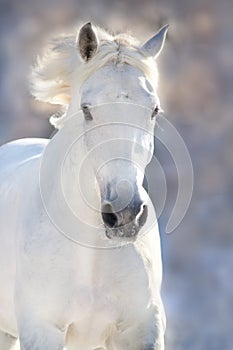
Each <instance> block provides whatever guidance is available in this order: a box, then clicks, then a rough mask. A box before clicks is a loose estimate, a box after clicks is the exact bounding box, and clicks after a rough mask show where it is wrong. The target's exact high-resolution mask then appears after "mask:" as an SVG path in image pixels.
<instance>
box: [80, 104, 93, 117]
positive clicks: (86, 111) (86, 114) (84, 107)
mask: <svg viewBox="0 0 233 350" xmlns="http://www.w3.org/2000/svg"><path fill="white" fill-rule="evenodd" d="M81 109H82V111H83V115H84V118H85V119H86V120H92V119H93V117H92V115H91V112H90V110H89V107H88V106H87V105H81Z"/></svg>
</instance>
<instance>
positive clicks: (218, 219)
mask: <svg viewBox="0 0 233 350" xmlns="http://www.w3.org/2000/svg"><path fill="white" fill-rule="evenodd" d="M232 18H233V1H231V0H222V1H221V2H220V1H218V0H190V1H186V0H144V1H141V0H125V1H122V0H110V1H108V0H97V1H95V2H94V1H90V0H57V1H55V0H46V1H45V0H40V1H36V0H20V1H17V0H0V144H3V143H4V142H7V141H10V140H13V139H16V138H20V137H26V136H30V137H35V136H39V137H48V136H49V135H50V134H51V133H52V131H53V129H52V127H51V126H50V125H49V123H48V117H49V116H50V115H52V114H53V113H54V112H55V111H56V110H57V109H58V107H57V106H50V105H47V104H43V103H39V102H36V101H34V100H33V99H32V98H31V96H30V93H29V91H28V79H27V77H28V74H29V69H30V65H31V64H32V63H33V62H34V61H35V58H36V55H37V54H38V53H39V52H40V51H41V48H42V46H43V45H44V43H45V42H46V39H47V37H48V35H49V34H50V33H53V32H56V31H57V30H63V29H65V28H67V26H68V27H70V26H73V25H74V24H75V23H80V22H82V23H85V21H89V20H91V21H93V22H94V23H96V24H98V25H100V26H103V27H104V28H109V29H110V30H113V31H114V30H117V31H118V30H119V29H120V30H122V31H124V30H130V31H131V32H132V34H134V35H135V36H136V37H138V38H139V39H141V40H145V39H147V38H148V37H150V36H151V35H152V34H154V33H155V31H157V29H158V28H159V27H160V26H161V25H163V24H166V23H169V24H170V29H169V34H168V40H167V43H166V45H165V49H164V51H163V53H162V55H161V57H160V58H159V60H158V65H159V69H160V78H161V81H160V85H159V95H160V98H161V101H162V107H163V108H164V110H165V116H166V118H167V119H168V120H169V121H171V122H172V124H173V125H174V126H175V127H176V129H177V130H178V131H179V133H180V135H181V136H182V138H183V139H184V141H185V143H186V145H187V147H188V150H189V152H190V155H191V159H192V163H193V168H194V191H193V197H192V201H191V204H190V207H189V209H188V212H187V214H186V216H185V218H184V220H183V221H182V223H181V224H180V225H179V227H178V228H177V229H176V230H175V231H173V232H172V234H169V235H168V234H165V230H164V229H165V226H166V223H167V219H168V217H169V215H170V209H171V207H172V205H173V204H174V201H175V197H176V191H177V171H176V168H175V165H174V164H173V162H172V159H171V157H170V156H169V154H167V152H166V150H165V149H164V147H163V146H162V145H161V144H159V142H158V141H156V146H157V153H156V154H157V158H158V160H159V162H160V164H161V165H162V167H163V170H164V172H165V174H166V180H167V187H168V196H167V200H166V206H165V209H164V211H163V213H162V215H161V216H160V219H159V223H160V229H161V238H162V248H163V260H164V282H163V289H162V293H163V300H164V303H165V309H166V313H167V319H168V329H167V333H166V345H167V347H166V349H167V350H189V349H190V350H206V349H208V350H232V349H233V345H232V344H233V278H232V271H233V232H232V231H233V213H232V210H233V184H232V179H233V165H232V164H233V135H232V134H233V120H232V119H233V115H232V111H233V21H232ZM154 185H155V186H156V184H154Z"/></svg>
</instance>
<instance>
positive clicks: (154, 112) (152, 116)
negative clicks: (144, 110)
mask: <svg viewBox="0 0 233 350" xmlns="http://www.w3.org/2000/svg"><path fill="white" fill-rule="evenodd" d="M159 111H160V109H159V106H156V107H155V109H154V110H153V112H152V115H151V119H155V117H156V115H157V114H158V113H159Z"/></svg>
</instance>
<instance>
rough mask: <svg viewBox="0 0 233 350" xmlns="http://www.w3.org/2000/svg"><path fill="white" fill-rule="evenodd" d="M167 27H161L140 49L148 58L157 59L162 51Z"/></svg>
mask: <svg viewBox="0 0 233 350" xmlns="http://www.w3.org/2000/svg"><path fill="white" fill-rule="evenodd" d="M168 27H169V26H168V25H166V26H164V27H162V28H161V29H160V30H159V31H158V32H157V33H156V34H155V35H154V36H153V37H152V38H150V39H149V40H148V41H147V42H145V44H143V45H142V47H141V49H142V50H143V51H144V52H145V53H146V55H148V56H150V57H154V58H156V57H158V55H159V54H160V52H161V51H162V49H163V45H164V42H165V39H166V34H167V30H168Z"/></svg>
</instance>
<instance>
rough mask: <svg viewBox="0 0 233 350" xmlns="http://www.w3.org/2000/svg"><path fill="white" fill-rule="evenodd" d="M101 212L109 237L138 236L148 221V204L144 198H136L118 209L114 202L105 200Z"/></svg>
mask: <svg viewBox="0 0 233 350" xmlns="http://www.w3.org/2000/svg"><path fill="white" fill-rule="evenodd" d="M101 214H102V219H103V222H104V225H105V228H106V236H107V237H108V238H109V239H112V238H114V237H115V238H128V239H130V238H136V237H137V235H138V233H139V231H140V229H141V227H142V226H143V225H144V224H145V222H146V219H147V214H148V206H147V204H146V203H145V202H143V201H142V200H140V199H136V200H132V201H131V202H130V203H129V204H128V205H127V206H126V207H125V208H123V209H122V210H120V211H119V210H118V211H117V210H116V209H114V203H113V202H110V201H104V203H103V205H102V213H101Z"/></svg>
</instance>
